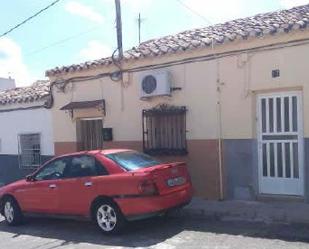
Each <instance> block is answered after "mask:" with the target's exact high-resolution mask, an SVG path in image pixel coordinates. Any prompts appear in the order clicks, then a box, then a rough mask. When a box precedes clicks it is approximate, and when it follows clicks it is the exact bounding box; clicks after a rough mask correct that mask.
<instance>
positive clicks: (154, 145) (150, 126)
mask: <svg viewBox="0 0 309 249" xmlns="http://www.w3.org/2000/svg"><path fill="white" fill-rule="evenodd" d="M186 112H187V109H186V107H185V106H179V107H178V106H169V105H160V106H158V107H155V108H152V109H148V110H143V148H144V152H145V153H147V154H150V155H185V154H187V153H188V151H187V140H186Z"/></svg>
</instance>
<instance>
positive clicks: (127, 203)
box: [115, 187, 193, 220]
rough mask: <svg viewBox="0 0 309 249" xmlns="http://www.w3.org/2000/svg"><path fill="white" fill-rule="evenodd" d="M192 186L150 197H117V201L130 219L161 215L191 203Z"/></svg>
mask: <svg viewBox="0 0 309 249" xmlns="http://www.w3.org/2000/svg"><path fill="white" fill-rule="evenodd" d="M192 194H193V191H192V187H187V188H184V189H182V190H178V191H175V192H172V193H169V194H166V195H158V196H148V197H145V196H144V197H142V196H141V197H133V198H130V197H126V198H117V199H115V201H116V202H117V204H118V206H119V207H120V209H121V211H122V213H123V214H124V216H125V217H126V218H127V219H128V220H132V219H141V218H147V217H150V216H155V215H159V214H161V213H163V212H166V211H168V210H170V209H176V208H180V207H182V206H185V205H186V204H188V203H190V201H191V199H192Z"/></svg>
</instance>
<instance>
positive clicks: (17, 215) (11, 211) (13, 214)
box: [2, 197, 23, 226]
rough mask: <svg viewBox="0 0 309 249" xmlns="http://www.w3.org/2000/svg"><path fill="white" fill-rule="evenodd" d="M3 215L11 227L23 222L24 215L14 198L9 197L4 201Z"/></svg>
mask: <svg viewBox="0 0 309 249" xmlns="http://www.w3.org/2000/svg"><path fill="white" fill-rule="evenodd" d="M2 213H3V215H4V217H5V220H6V222H7V223H8V224H9V225H12V226H14V225H18V224H20V223H21V222H22V219H23V215H22V212H21V210H20V208H19V205H18V203H17V202H16V200H14V199H13V198H11V197H9V198H7V199H6V200H5V201H4V205H3V212H2Z"/></svg>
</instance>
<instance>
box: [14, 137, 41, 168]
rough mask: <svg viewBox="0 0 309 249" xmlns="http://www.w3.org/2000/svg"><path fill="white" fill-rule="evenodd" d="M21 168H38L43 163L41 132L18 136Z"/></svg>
mask: <svg viewBox="0 0 309 249" xmlns="http://www.w3.org/2000/svg"><path fill="white" fill-rule="evenodd" d="M18 151H19V153H18V154H19V166H20V168H36V167H39V166H40V164H41V136H40V134H22V135H19V137H18Z"/></svg>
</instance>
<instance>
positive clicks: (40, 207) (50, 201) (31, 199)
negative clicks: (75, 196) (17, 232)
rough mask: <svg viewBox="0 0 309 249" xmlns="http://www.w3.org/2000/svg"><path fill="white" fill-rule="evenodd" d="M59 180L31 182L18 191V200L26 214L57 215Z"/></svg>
mask: <svg viewBox="0 0 309 249" xmlns="http://www.w3.org/2000/svg"><path fill="white" fill-rule="evenodd" d="M58 182H59V180H48V181H37V182H29V183H28V184H27V185H26V186H25V187H24V188H22V189H20V190H18V191H17V192H16V193H15V194H16V198H17V199H18V201H19V202H20V204H21V209H22V210H23V211H25V212H38V213H56V212H57V208H58V189H59V188H58V187H59V185H58Z"/></svg>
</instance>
